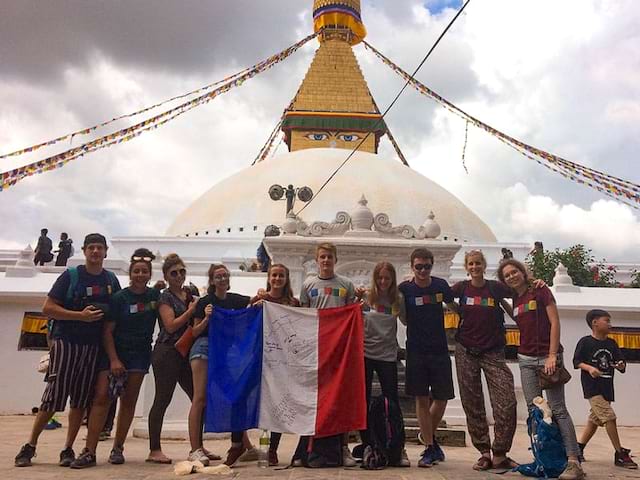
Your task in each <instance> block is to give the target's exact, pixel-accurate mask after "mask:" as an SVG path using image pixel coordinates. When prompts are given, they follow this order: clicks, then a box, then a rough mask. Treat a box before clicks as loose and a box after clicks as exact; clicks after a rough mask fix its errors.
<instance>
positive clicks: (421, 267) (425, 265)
mask: <svg viewBox="0 0 640 480" xmlns="http://www.w3.org/2000/svg"><path fill="white" fill-rule="evenodd" d="M413 268H414V269H416V270H417V271H418V272H421V271H422V270H431V269H432V268H433V265H432V264H431V263H416V264H415V265H414V266H413Z"/></svg>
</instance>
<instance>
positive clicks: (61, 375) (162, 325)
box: [15, 234, 637, 479]
mask: <svg viewBox="0 0 640 480" xmlns="http://www.w3.org/2000/svg"><path fill="white" fill-rule="evenodd" d="M82 250H83V252H84V255H85V259H86V261H85V264H84V265H81V266H78V267H72V268H70V269H67V270H66V271H65V272H64V273H62V274H61V275H60V277H59V278H58V279H57V280H56V282H55V283H54V285H53V287H52V288H51V290H50V292H49V294H48V296H47V299H46V300H45V303H44V306H43V313H44V314H46V315H47V316H48V317H50V318H52V319H54V320H53V322H52V323H53V325H52V331H51V338H52V340H53V342H52V346H51V350H50V364H49V370H48V372H47V376H46V388H45V391H44V394H43V397H42V404H41V407H40V410H39V412H38V414H37V416H36V418H35V421H34V424H33V428H32V432H31V437H30V439H29V441H28V442H27V443H26V444H24V445H23V446H22V448H21V450H20V452H19V453H18V455H17V456H16V458H15V465H16V466H21V467H22V466H29V465H31V459H32V458H33V457H34V456H35V454H36V445H37V441H38V437H39V435H40V433H41V432H42V430H43V428H44V426H45V425H46V424H47V422H48V421H49V419H50V418H51V416H52V415H53V414H54V413H55V412H57V411H63V410H64V409H65V407H66V403H67V400H68V399H70V411H69V428H68V431H67V438H66V442H65V445H64V448H63V450H62V451H61V453H60V465H62V466H70V467H71V468H85V467H91V466H94V465H96V446H97V443H98V438H99V434H100V431H101V430H102V428H103V426H104V421H105V417H106V415H107V411H108V409H109V406H110V405H111V402H112V401H113V400H114V398H116V397H119V398H120V408H119V414H118V419H117V426H116V434H115V437H114V442H113V448H112V450H111V454H110V456H109V459H108V461H109V462H110V463H112V464H122V463H124V461H125V458H124V444H125V439H126V437H127V434H128V431H129V427H130V425H131V422H132V420H133V415H134V410H135V405H136V401H137V398H138V394H139V391H140V387H141V384H142V381H143V378H144V375H145V374H147V373H148V371H149V367H150V366H153V372H154V380H155V398H154V402H153V406H152V407H151V410H150V412H149V449H150V452H149V455H148V457H147V461H148V462H153V463H160V464H167V463H171V461H172V460H171V459H170V458H169V457H167V456H166V455H165V454H164V453H163V451H162V447H161V442H160V437H161V431H162V424H163V419H164V415H165V412H166V410H167V408H168V406H169V404H170V402H171V399H172V396H173V393H174V391H175V388H176V386H177V385H180V387H181V388H182V390H183V391H184V392H185V393H186V394H187V395H188V396H189V398H190V399H191V407H190V410H189V417H188V425H189V441H190V445H191V450H190V452H189V455H188V458H189V460H199V461H200V462H202V463H203V464H205V465H206V464H208V463H209V461H212V460H221V457H220V456H219V455H216V454H215V453H212V452H209V451H208V450H206V448H205V447H204V444H203V440H202V432H203V412H204V409H205V405H206V385H207V368H208V353H209V352H208V338H209V337H208V328H209V318H210V316H211V314H212V312H213V310H214V309H215V308H216V307H220V308H224V309H243V308H246V307H247V306H249V305H259V304H261V303H262V302H265V301H267V302H276V303H280V304H285V305H289V306H294V307H298V306H302V307H311V308H318V309H324V308H333V307H341V306H345V305H348V304H351V303H355V302H361V304H362V310H363V318H364V322H365V329H364V331H365V338H364V357H365V358H364V364H365V385H366V399H364V400H365V401H366V402H367V404H369V401H370V397H371V390H372V380H373V372H376V374H377V377H378V380H379V383H380V385H381V388H382V393H383V395H384V396H386V397H387V398H389V399H390V400H391V401H395V402H398V368H397V366H398V343H397V326H398V321H400V322H402V323H403V324H405V325H406V327H407V343H406V394H407V395H410V396H414V397H415V402H416V415H417V419H418V424H419V427H420V435H419V437H420V441H421V442H422V443H423V444H424V446H425V448H424V450H423V452H422V453H421V455H420V458H419V460H418V466H419V467H431V466H433V465H436V464H437V463H438V462H441V461H444V460H445V453H444V451H443V450H442V448H441V447H440V445H439V444H438V442H437V441H436V439H435V431H436V428H437V426H438V425H439V423H440V421H441V420H442V417H443V415H444V412H445V409H446V405H447V402H448V400H450V399H452V398H454V386H453V374H452V367H451V359H450V355H449V346H448V342H447V336H446V332H445V325H444V313H445V310H444V305H446V306H447V307H448V308H450V309H452V310H453V311H456V312H458V313H459V315H460V318H461V321H460V324H459V326H458V331H457V335H456V347H455V360H456V362H455V364H456V371H457V379H458V385H459V391H460V399H461V402H462V406H463V408H464V411H465V414H466V417H467V426H468V430H469V435H470V437H471V441H472V443H473V445H474V447H475V448H476V449H477V450H478V451H479V452H480V454H481V456H480V458H479V459H478V460H477V462H475V464H474V465H473V468H474V469H475V470H479V471H484V470H489V469H491V468H500V469H503V468H506V469H510V468H513V467H515V466H517V463H516V462H515V461H513V460H512V459H511V458H509V456H508V453H509V451H510V449H511V445H512V441H513V436H514V434H515V430H516V397H515V389H514V380H513V375H512V373H511V370H510V369H509V367H508V365H507V363H506V359H505V334H504V323H503V317H502V312H503V310H502V309H504V311H506V312H507V314H508V315H510V316H511V317H512V318H513V319H514V320H515V321H516V323H517V325H518V327H519V330H520V347H519V354H518V363H519V367H520V373H521V378H522V388H523V392H524V396H525V400H526V402H527V405H528V407H529V408H533V400H534V398H535V397H537V396H541V395H542V393H543V390H542V387H541V385H540V382H539V371H540V370H544V372H546V373H547V374H553V373H554V372H555V371H556V370H557V369H559V368H561V367H562V362H563V356H562V354H563V347H562V345H561V343H560V320H559V316H558V309H557V307H556V304H555V300H554V297H553V294H552V293H551V291H550V290H549V289H548V288H547V286H546V285H544V283H541V282H537V283H535V284H534V283H533V282H532V281H531V280H530V278H529V276H528V274H527V270H526V268H525V266H524V265H523V264H522V263H520V262H518V261H517V260H514V259H506V260H504V261H503V262H502V263H501V264H500V266H499V269H498V278H499V281H494V280H487V279H485V271H486V267H487V262H486V259H485V257H484V255H483V254H482V252H481V251H478V250H474V251H470V252H467V253H466V254H465V262H464V263H465V269H466V271H467V273H468V276H469V279H468V280H465V281H463V282H458V283H456V284H455V285H453V287H450V286H449V284H448V283H447V282H446V281H445V280H444V279H441V278H437V277H434V276H432V275H431V271H432V269H433V267H434V256H433V254H432V253H431V252H430V251H429V250H427V249H425V248H418V249H416V250H414V251H413V252H412V254H411V257H410V266H411V271H412V273H413V278H412V279H411V280H408V281H404V282H402V283H400V284H398V281H397V275H396V271H395V268H394V267H393V265H392V264H390V263H388V262H380V263H378V264H377V265H376V266H375V268H374V271H373V278H372V281H371V284H370V288H368V289H365V288H355V286H354V284H353V283H352V282H351V281H350V280H349V279H347V278H345V277H343V276H340V275H338V274H336V273H335V265H336V262H337V261H338V254H337V249H336V247H335V246H334V245H332V244H330V243H321V244H319V245H318V246H317V248H316V262H317V275H315V276H311V277H308V278H307V279H306V280H305V281H304V283H303V285H302V289H301V291H300V295H299V300H298V299H296V298H295V296H294V293H293V292H292V289H291V282H290V278H289V270H288V268H287V267H286V266H285V265H282V264H272V265H270V267H269V269H268V272H267V285H266V288H265V289H260V290H259V291H258V292H257V293H256V295H255V296H254V297H249V296H245V295H240V294H237V293H233V292H230V291H229V289H230V276H231V275H230V271H229V269H228V268H227V267H226V266H225V265H223V264H214V265H211V267H210V268H209V271H208V286H207V292H206V295H204V296H203V297H201V298H199V295H198V292H194V291H192V290H191V289H190V288H188V287H186V286H185V278H186V274H187V269H186V266H185V263H184V262H183V261H182V259H181V258H180V257H179V256H178V255H176V254H170V255H168V256H167V257H166V258H165V259H164V263H163V266H162V271H163V275H164V279H165V281H166V288H165V289H164V290H163V291H162V292H161V291H159V290H158V289H156V288H150V287H149V286H148V283H149V281H150V280H151V274H152V271H151V268H152V262H153V260H154V258H155V257H154V255H153V254H152V253H151V252H150V251H149V250H147V249H144V248H141V249H138V250H136V251H135V252H134V253H133V255H132V256H131V259H130V266H129V277H130V285H129V286H128V287H126V288H124V289H120V285H119V283H118V280H117V278H116V277H115V275H113V273H111V272H109V271H107V270H105V269H104V268H103V266H102V265H103V260H104V258H105V256H106V252H107V242H106V239H105V237H104V236H102V235H100V234H89V235H87V237H86V238H85V240H84V244H83V247H82ZM455 299H458V302H457V303H456V302H455ZM505 300H510V301H511V302H510V303H509V302H506V301H505ZM156 323H157V324H158V325H159V334H158V336H157V338H156V341H155V344H153V338H152V337H153V332H154V329H155V327H156ZM587 323H588V324H589V326H590V327H591V328H592V329H593V333H592V335H591V336H589V337H585V339H583V340H582V341H581V342H580V343H579V344H578V347H577V349H576V354H575V356H574V366H575V368H580V369H581V370H582V384H583V387H584V390H585V398H589V399H590V403H591V415H590V417H589V423H588V426H587V428H586V430H585V432H584V433H583V436H582V438H581V440H582V442H581V443H580V444H579V443H578V441H577V438H576V433H575V428H574V425H573V422H572V420H571V416H570V415H569V413H568V411H567V408H566V405H565V398H564V385H563V384H557V385H556V386H553V387H552V388H550V389H547V390H545V392H546V397H547V400H548V402H549V404H550V407H551V409H552V411H553V416H554V417H555V420H556V422H557V424H558V426H559V429H560V432H561V433H562V439H563V443H564V446H565V449H566V452H567V457H568V464H567V468H566V470H565V472H564V473H563V474H562V475H561V476H560V478H562V479H581V478H583V477H584V473H583V471H582V467H581V460H582V457H583V450H584V445H586V443H587V442H588V440H589V439H590V438H591V437H592V436H593V434H594V433H595V430H596V429H597V427H598V426H605V427H606V430H607V433H608V434H609V436H610V438H611V439H612V443H613V445H614V447H615V449H616V453H615V459H614V461H615V464H616V465H618V466H622V467H626V468H634V467H636V468H637V466H636V465H635V463H634V462H633V461H632V460H631V458H630V455H629V454H630V452H629V450H627V449H624V448H623V447H622V446H621V445H620V441H619V439H618V435H617V428H616V423H615V413H614V412H613V410H612V408H611V402H612V401H613V370H614V369H617V370H619V371H624V369H625V366H626V365H625V363H624V360H623V359H622V357H621V355H620V351H619V349H618V348H617V346H616V345H615V342H614V341H613V340H610V339H608V338H607V333H608V328H609V327H610V316H609V314H608V313H606V312H604V311H592V312H590V313H589V315H588V316H587ZM188 330H189V331H190V333H189V335H190V336H192V337H194V338H195V341H194V342H193V344H192V346H191V347H190V349H188V351H185V350H184V349H183V348H181V347H180V344H181V341H182V339H183V338H184V337H185V335H186V332H187V331H188ZM152 344H153V347H152ZM603 352H608V353H603ZM482 372H484V376H485V379H486V381H487V386H488V388H489V398H490V400H491V404H492V410H493V414H494V419H495V425H494V439H493V442H492V441H491V439H490V436H489V427H488V422H487V416H486V411H485V405H484V394H483V391H482V383H481V375H482ZM89 407H91V410H90V415H89V422H88V435H87V440H86V445H85V447H84V449H83V450H82V452H81V453H80V455H78V456H77V457H76V455H75V453H74V451H73V448H72V447H73V443H74V441H75V438H76V436H77V433H78V430H79V428H80V425H81V422H82V417H83V415H84V412H85V410H86V409H87V408H89ZM280 437H281V434H279V433H277V432H272V433H271V443H270V447H269V452H268V462H269V465H277V464H278V463H279V460H278V456H277V450H278V444H279V441H280ZM339 437H340V440H339V441H340V442H341V445H342V447H341V452H342V454H341V457H342V458H341V462H340V464H342V465H343V466H355V465H356V460H355V459H354V458H353V455H352V453H351V451H350V450H349V448H348V432H345V433H344V434H343V435H340V436H339ZM361 437H362V441H363V443H364V444H365V445H366V444H367V443H368V442H370V439H369V438H368V435H367V431H363V432H361ZM256 456H257V451H256V450H255V448H254V447H253V446H252V444H251V442H250V440H249V437H248V436H247V433H246V432H232V436H231V446H230V448H229V450H228V452H227V456H226V459H225V463H226V464H227V465H229V466H231V465H233V464H235V463H236V462H237V461H239V460H242V459H243V458H244V459H248V458H256ZM293 463H294V465H295V464H296V459H295V458H294V462H293ZM309 464H310V466H313V462H309ZM315 464H316V465H323V464H324V463H323V462H322V459H321V458H320V459H318V458H316V459H315ZM395 466H404V467H408V466H410V460H409V458H408V456H407V454H406V451H403V454H402V456H401V457H400V459H399V460H398V462H397V465H395Z"/></svg>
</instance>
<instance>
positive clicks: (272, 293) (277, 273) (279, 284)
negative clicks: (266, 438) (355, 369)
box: [251, 263, 300, 467]
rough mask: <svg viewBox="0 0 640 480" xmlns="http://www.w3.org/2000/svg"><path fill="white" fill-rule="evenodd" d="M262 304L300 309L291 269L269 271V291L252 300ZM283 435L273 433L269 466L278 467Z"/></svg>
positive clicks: (279, 267) (281, 267) (278, 267)
mask: <svg viewBox="0 0 640 480" xmlns="http://www.w3.org/2000/svg"><path fill="white" fill-rule="evenodd" d="M262 302H274V303H279V304H281V305H289V306H291V307H299V306H300V302H299V301H298V299H297V298H295V297H294V296H293V291H292V290H291V281H290V280H289V269H288V268H287V267H285V266H284V265H282V264H281V263H275V264H273V265H271V266H270V267H269V270H268V271H267V289H266V290H263V289H260V290H259V291H258V293H257V294H256V296H255V297H253V298H252V299H251V305H260V304H262ZM280 438H282V433H279V432H271V439H270V443H269V454H268V455H269V466H270V467H275V466H276V465H278V445H279V444H280Z"/></svg>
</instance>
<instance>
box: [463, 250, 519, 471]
mask: <svg viewBox="0 0 640 480" xmlns="http://www.w3.org/2000/svg"><path fill="white" fill-rule="evenodd" d="M464 267H465V269H466V271H467V274H468V275H469V276H470V277H471V280H465V281H464V282H458V283H456V284H455V285H454V286H453V287H452V290H453V294H454V296H455V297H456V298H459V299H460V309H459V312H460V317H461V321H460V325H459V326H458V333H457V335H456V340H457V344H456V351H455V359H456V373H457V377H458V386H459V389H460V401H461V402H462V407H463V409H464V413H465V415H466V417H467V427H468V429H469V435H470V436H471V441H472V443H473V445H474V447H476V448H477V449H478V451H479V452H480V453H481V454H482V456H481V457H480V458H479V459H478V460H477V461H476V463H475V464H474V465H473V469H474V470H489V469H490V468H507V469H511V468H514V467H516V466H517V463H516V462H514V461H513V460H512V459H510V458H509V457H508V456H507V454H508V452H509V450H511V445H512V443H513V435H514V433H515V431H516V405H517V403H516V396H515V390H514V385H513V374H512V373H511V370H510V369H509V367H508V366H507V363H506V360H505V354H504V346H505V336H504V322H503V312H502V311H501V307H500V302H501V301H503V299H504V298H509V297H511V289H510V288H509V287H507V286H506V285H504V284H502V283H500V282H496V281H493V280H486V279H485V278H484V273H485V270H486V268H487V261H486V259H485V257H484V254H483V253H482V252H481V251H480V250H471V251H469V252H466V253H465V256H464ZM481 372H484V377H485V379H486V381H487V386H488V387H489V398H490V399H491V408H492V410H493V415H494V418H495V425H494V428H493V431H494V439H493V444H492V443H491V438H490V437H489V425H488V423H487V414H486V410H485V406H484V393H483V391H482V376H481ZM492 451H493V458H492V455H491V452H492Z"/></svg>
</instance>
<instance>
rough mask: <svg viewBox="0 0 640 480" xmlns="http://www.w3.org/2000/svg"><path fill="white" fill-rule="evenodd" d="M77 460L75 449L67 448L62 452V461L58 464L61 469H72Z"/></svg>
mask: <svg viewBox="0 0 640 480" xmlns="http://www.w3.org/2000/svg"><path fill="white" fill-rule="evenodd" d="M75 459H76V452H74V451H73V448H71V447H67V448H65V449H64V450H62V451H61V452H60V461H59V462H58V465H60V466H61V467H70V466H71V464H72V463H73V461H74V460H75Z"/></svg>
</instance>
